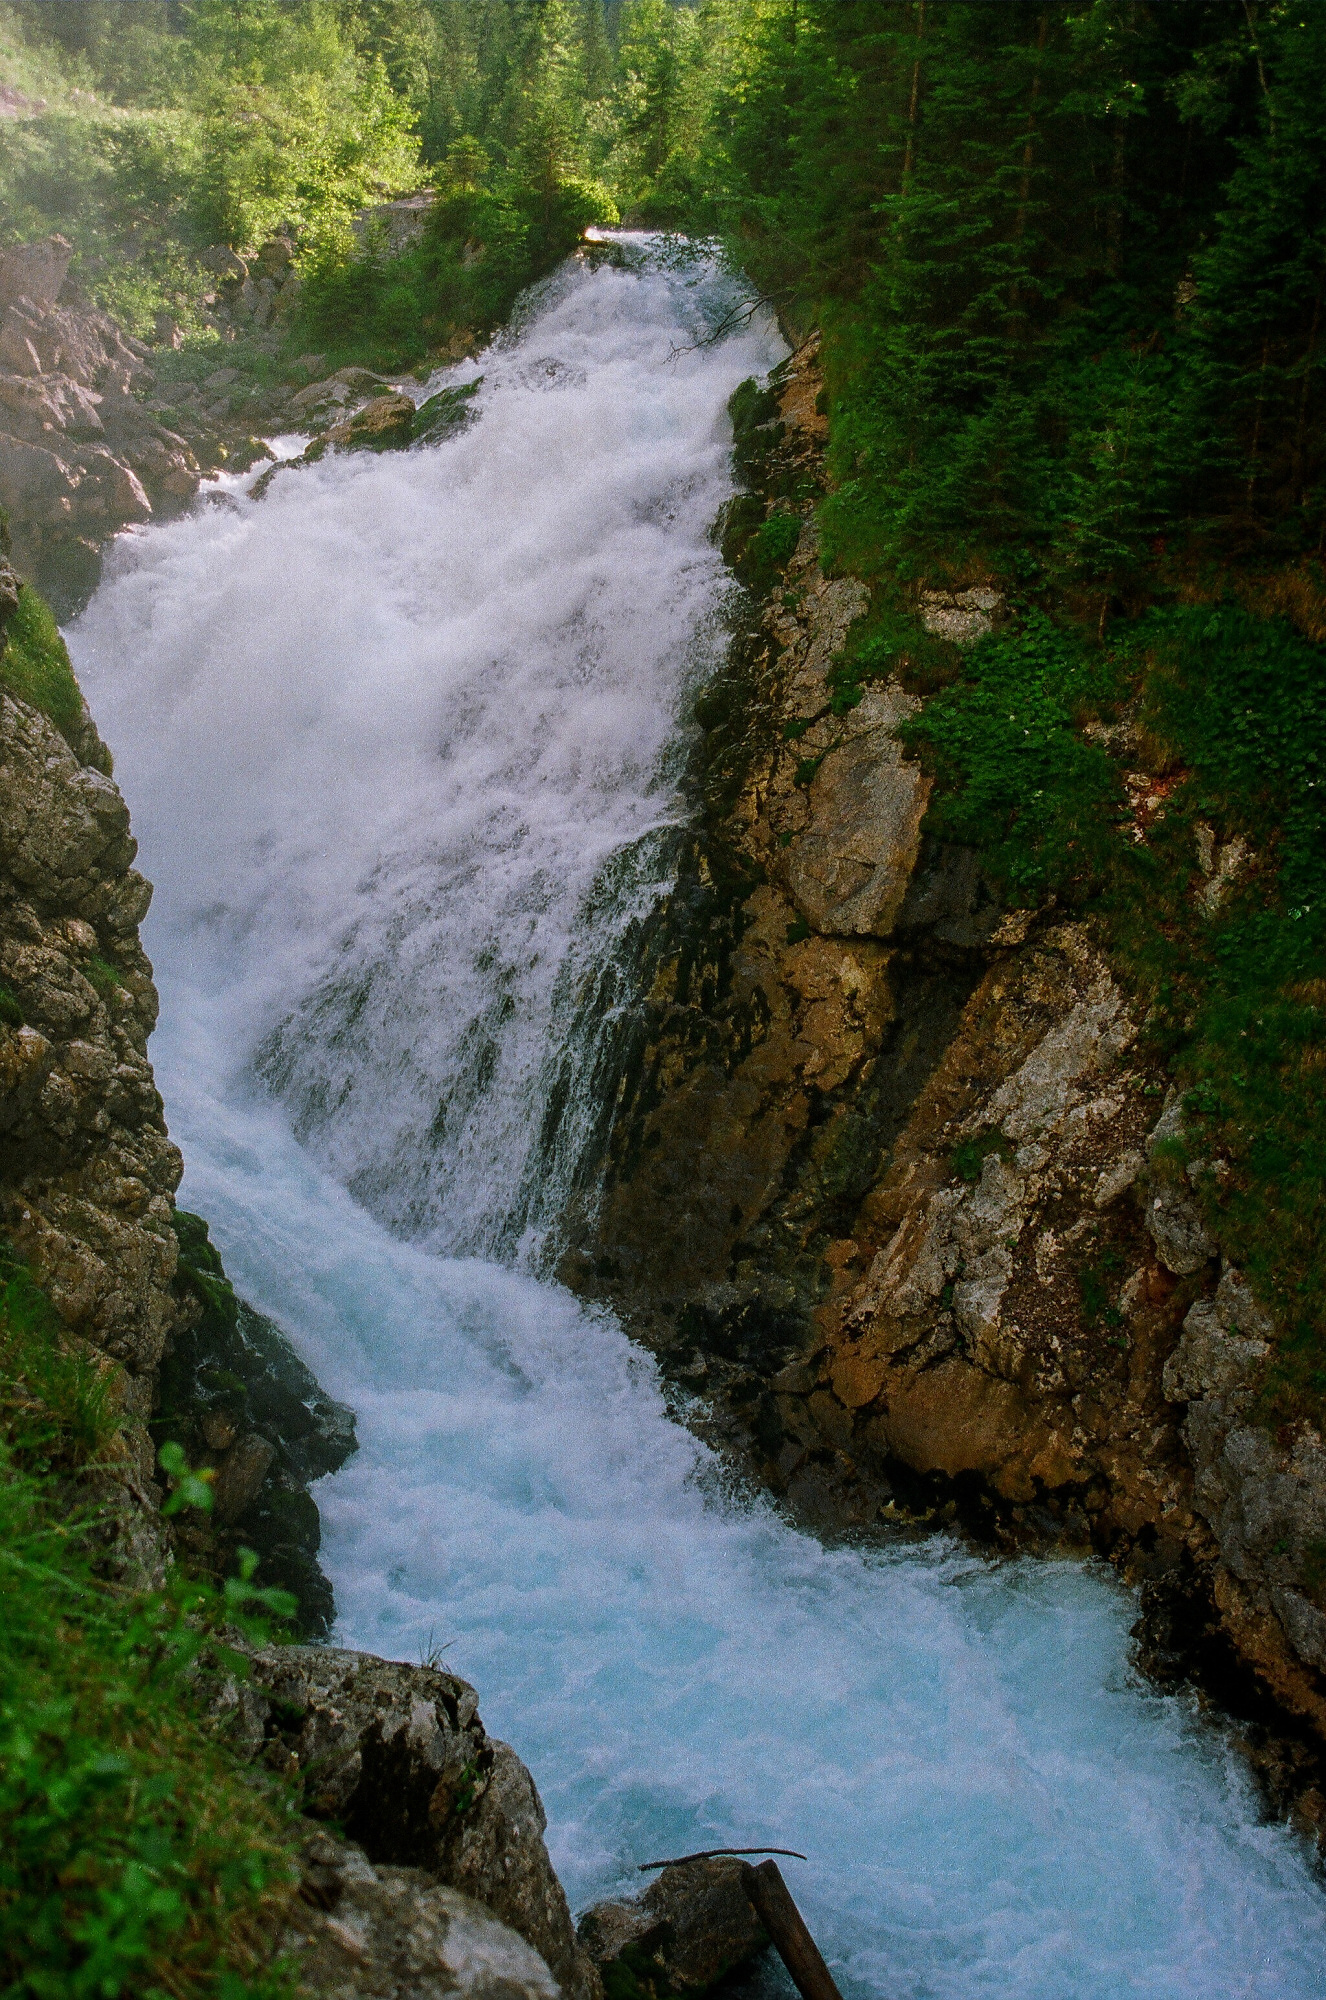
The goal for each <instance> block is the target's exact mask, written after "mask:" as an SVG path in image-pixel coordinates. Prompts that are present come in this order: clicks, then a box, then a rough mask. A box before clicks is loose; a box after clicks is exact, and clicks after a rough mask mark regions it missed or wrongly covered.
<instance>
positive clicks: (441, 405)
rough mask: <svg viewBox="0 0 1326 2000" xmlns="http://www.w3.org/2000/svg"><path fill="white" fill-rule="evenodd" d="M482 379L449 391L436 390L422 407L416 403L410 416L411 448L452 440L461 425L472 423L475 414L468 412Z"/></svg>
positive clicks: (472, 411) (465, 383)
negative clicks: (413, 445)
mask: <svg viewBox="0 0 1326 2000" xmlns="http://www.w3.org/2000/svg"><path fill="white" fill-rule="evenodd" d="M482 381H483V377H482V375H478V376H476V377H475V379H474V381H473V382H462V383H460V384H459V385H458V386H457V387H455V388H451V389H439V390H438V392H437V394H436V395H435V396H430V397H429V398H428V400H427V402H425V403H420V405H419V407H418V409H417V410H416V411H415V413H414V429H413V432H412V438H413V442H414V443H415V444H441V443H442V442H443V441H444V440H445V439H446V438H449V437H454V436H455V434H456V432H457V431H459V430H463V429H464V427H465V425H466V424H468V423H472V422H473V421H474V418H475V416H476V415H477V412H476V411H475V410H474V409H473V408H472V404H473V402H474V398H475V396H476V395H477V393H478V390H479V384H480V383H481V382H482Z"/></svg>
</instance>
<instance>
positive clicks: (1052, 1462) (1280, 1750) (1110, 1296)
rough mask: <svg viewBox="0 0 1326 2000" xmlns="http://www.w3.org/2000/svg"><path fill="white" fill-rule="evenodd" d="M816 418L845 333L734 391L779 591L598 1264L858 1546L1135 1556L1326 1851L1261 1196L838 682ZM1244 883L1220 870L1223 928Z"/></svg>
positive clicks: (1122, 1002)
mask: <svg viewBox="0 0 1326 2000" xmlns="http://www.w3.org/2000/svg"><path fill="white" fill-rule="evenodd" d="M819 390H820V382H819V377H818V373H817V369H816V362H815V341H814V339H813V338H812V340H811V341H810V342H809V343H807V344H806V346H804V347H803V348H802V349H801V350H800V351H799V352H798V354H796V355H795V356H794V357H793V358H792V360H791V361H790V362H789V363H786V364H784V366H783V368H782V369H781V370H778V371H775V374H774V376H773V377H772V378H771V390H770V391H769V392H768V393H760V392H758V391H757V390H756V389H755V386H754V385H750V387H748V389H747V390H746V391H743V392H739V394H738V397H737V398H736V399H734V421H735V425H736V433H737V435H736V463H737V467H738V471H739V473H741V474H744V476H745V480H746V484H747V489H748V490H747V491H746V492H745V493H743V494H741V495H739V497H738V498H737V499H736V500H735V501H734V502H733V503H732V504H731V505H730V507H729V509H728V510H727V514H726V516H725V518H724V520H723V522H721V523H720V529H719V532H720V533H721V534H722V536H723V540H724V550H725V554H727V555H728V557H729V559H730V560H731V561H732V562H733V563H734V565H735V567H736V569H737V572H738V574H739V575H740V576H742V577H743V578H744V580H745V581H746V582H747V583H748V585H749V586H750V587H751V593H750V600H749V604H748V609H747V612H746V614H745V615H744V618H743V620H742V622H741V623H740V625H739V627H738V629H737V631H736V633H735V635H734V639H733V643H732V648H731V653H730V657H729V660H728V664H727V666H726V668H725V670H724V672H723V673H722V674H720V676H719V677H718V678H717V679H716V680H715V681H714V682H713V683H712V684H711V685H710V686H709V687H708V688H707V689H706V690H705V691H704V693H703V694H702V696H701V698H700V700H699V702H698V703H697V710H696V713H697V719H698V721H699V724H700V729H701V736H700V741H699V745H698V748H697V751H696V754H695V757H694V760H693V765H692V771H691V779H690V784H691V804H692V812H691V819H690V829H689V831H688V833H687V836H686V840H685V844H684V847H683V852H682V857H681V865H680V869H679V877H678V883H677V887H676V890H675V892H674V893H673V895H672V896H671V897H670V899H669V901H668V903H667V904H666V906H665V907H663V908H662V909H661V910H660V911H658V912H657V913H656V915H655V917H654V918H653V920H652V921H651V923H650V924H649V926H647V927H646V930H645V932H644V933H642V936H641V938H640V941H639V950H640V959H641V968H642V970H641V988H642V991H643V992H644V994H645V996H646V997H645V999H644V1001H643V1004H642V1005H641V1007H640V1008H639V1009H638V1010H637V1012H636V1014H635V1016H634V1017H633V1019H632V1021H631V1022H630V1024H629V1026H628V1029H627V1031H626V1033H625V1034H624V1037H623V1042H622V1050H621V1057H620V1064H619V1071H618V1075H617V1077H616V1080H615V1097H616V1111H615V1118H614V1124H613V1127H612V1132H611V1136H610V1139H609V1142H608V1147H607V1160H606V1170H605V1183H604V1191H603V1195H602V1198H601V1201H600V1202H599V1204H598V1207H597V1209H596V1210H595V1212H594V1213H593V1214H592V1216H590V1217H588V1218H582V1219H581V1221H580V1223H579V1226H578V1230H577V1234H576V1239H575V1242H574V1246H573V1248H572V1249H571V1250H570V1251H569V1252H568V1253H567V1255H566V1257H565V1258H564V1260H563V1267H562V1268H563V1273H564V1275H565V1276H566V1277H567V1279H568V1280H569V1281H570V1282H571V1283H573V1284H575V1285H576V1286H577V1287H578V1288H579V1289H580V1290H581V1291H582V1292H583V1293H585V1294H586V1295H589V1296H592V1297H597V1298H602V1299H606V1300H609V1301H611V1302H612V1303H613V1304H614V1305H615V1306H616V1307H617V1308H618V1309H619V1310H620V1311H621V1312H622V1314H623V1315H624V1316H625V1319H626V1321H627V1323H628V1325H629V1326H630V1327H631V1329H632V1331H633V1332H635V1333H636V1334H637V1335H639V1336H640V1337H641V1338H643V1339H644V1340H645V1341H646V1342H647V1343H648V1344H649V1345H650V1346H651V1347H652V1348H653V1349H654V1351H655V1352H656V1353H657V1354H658V1356H659V1357H660V1360H661V1362H662V1364H663V1366H664V1369H665V1373H666V1375H667V1376H668V1378H669V1380H670V1381H671V1382H672V1384H673V1385H674V1389H675V1392H676V1394H677V1397H678V1406H679V1407H684V1408H686V1409H687V1411H688V1413H689V1416H690V1420H691V1421H692V1422H694V1423H696V1424H697V1425H698V1426H699V1427H700V1428H701V1429H703V1430H704V1431H705V1432H706V1433H707V1434H708V1435H709V1436H710V1437H711V1438H712V1439H713V1440H714V1441H715V1442H717V1443H718V1444H719V1445H720V1446H721V1447H722V1448H724V1449H726V1450H728V1451H729V1452H731V1453H733V1454H735V1455H736V1457H737V1458H738V1460H739V1461H740V1462H741V1463H743V1464H745V1465H747V1466H750V1467H752V1468H754V1469H755V1470H756V1471H757V1473H758V1475H759V1477H760V1478H761V1480H762V1481H763V1482H764V1483H765V1484H767V1485H768V1486H769V1487H770V1488H771V1489H772V1490H773V1492H774V1493H776V1494H778V1495H780V1496H783V1497H784V1499H785V1500H786V1502H787V1504H789V1505H790V1506H791V1507H793V1508H794V1510H795V1511H797V1512H798V1513H799V1514H800V1515H801V1516H803V1517H804V1518H807V1519H808V1520H810V1521H812V1522H813V1523H815V1524H816V1525H818V1526H820V1527H821V1528H825V1529H831V1530H832V1529H840V1528H844V1527H853V1528H857V1529H862V1528H868V1527H872V1526H878V1525H879V1524H881V1523H892V1524H896V1525H900V1526H903V1527H910V1528H913V1529H915V1528H919V1527H923V1526H931V1525H935V1524H939V1523H943V1522H954V1523H956V1524H958V1525H960V1526H962V1527H965V1528H966V1529H967V1530H969V1531H971V1532H973V1533H975V1534H977V1535H978V1536H980V1537H981V1538H982V1539H983V1540H985V1541H987V1542H989V1541H993V1542H994V1543H995V1544H996V1545H999V1546H1005V1547H1015V1546H1028V1545H1030V1546H1035V1547H1041V1548H1048V1547H1053V1546H1059V1547H1065V1548H1071V1549H1081V1550H1088V1549H1094V1550H1096V1551H1098V1552H1100V1553H1101V1554H1104V1555H1107V1556H1108V1557H1109V1558H1110V1559H1111V1560H1112V1561H1113V1562H1115V1563H1116V1564H1117V1565H1118V1566H1119V1567H1120V1569H1121V1570H1122V1571H1123V1573H1124V1574H1125V1575H1126V1576H1127V1577H1128V1578H1129V1579H1130V1580H1132V1581H1133V1582H1135V1583H1137V1584H1139V1585H1140V1586H1141V1590H1142V1604H1143V1618H1142V1621H1141V1623H1140V1625H1139V1628H1138V1637H1139V1640H1140V1656H1141V1658H1142V1660H1143V1663H1144V1664H1145V1665H1146V1666H1147V1668H1148V1669H1149V1670H1150V1671H1151V1672H1152V1673H1153V1674H1154V1675H1156V1676H1158V1677H1159V1678H1161V1679H1162V1680H1174V1679H1177V1678H1180V1677H1182V1676H1183V1675H1185V1674H1194V1675H1196V1676H1197V1678H1198V1680H1199V1682H1200V1683H1201V1684H1203V1685H1205V1686H1206V1687H1208V1688H1209V1689H1211V1690H1212V1691H1213V1692H1215V1693H1216V1694H1217V1696H1218V1697H1219V1699H1220V1700H1221V1702H1222V1703H1223V1704H1225V1705H1226V1706H1228V1707H1230V1708H1232V1709H1233V1710H1235V1711H1236V1712H1237V1713H1238V1715H1239V1716H1240V1718H1241V1721H1242V1724H1243V1734H1244V1738H1245V1740H1246V1742H1247V1743H1248V1745H1249V1747H1250V1748H1251V1749H1252V1750H1253V1752H1254V1754H1255V1756H1256V1757H1257V1759H1258V1761H1259V1762H1260V1764H1261V1766H1262V1768H1263V1770H1264V1772H1265V1775H1266V1777H1267V1781H1268V1783H1269V1785H1270V1787H1271V1790H1272V1793H1273V1795H1274V1796H1275V1797H1276V1798H1277V1799H1279V1800H1280V1801H1287V1800H1290V1799H1292V1800H1293V1801H1294V1802H1295V1804H1296V1807H1297V1809H1298V1810H1300V1811H1301V1812H1302V1813H1303V1814H1304V1815H1305V1816H1306V1817H1307V1818H1308V1819H1309V1820H1311V1821H1313V1822H1314V1823H1318V1824H1319V1823H1320V1819H1321V1814H1322V1807H1323V1799H1322V1794H1321V1792H1320V1790H1319V1789H1318V1786H1319V1778H1320V1769H1321V1766H1320V1758H1321V1752H1322V1748H1323V1744H1326V1678H1323V1674H1324V1673H1326V1618H1324V1617H1323V1611H1324V1609H1326V1568H1323V1562H1322V1552H1323V1550H1326V1453H1324V1452H1323V1447H1322V1443H1321V1440H1320V1438H1319V1437H1318V1436H1317V1435H1316V1433H1315V1432H1314V1431H1312V1430H1311V1428H1310V1427H1309V1426H1308V1425H1306V1424H1298V1425H1295V1426H1292V1427H1288V1428H1283V1427H1282V1428H1279V1429H1277V1428H1274V1427H1272V1426H1270V1425H1268V1423H1267V1422H1266V1421H1264V1420H1263V1419H1262V1418H1261V1416H1260V1414H1259V1409H1260V1405H1259V1401H1258V1394H1259V1389H1260V1385H1261V1381H1262V1377H1263V1375H1264V1373H1265V1366H1266V1363H1267V1360H1268V1357H1269V1355H1270V1354H1271V1352H1272V1348H1273V1343H1274V1340H1275V1328H1274V1327H1273V1326H1272V1324H1271V1323H1270V1321H1269V1319H1268V1317H1267V1315H1266V1313H1265V1311H1264V1309H1263V1308H1262V1307H1261V1306H1260V1305H1259V1304H1258V1302H1257V1301H1256V1299H1255V1298H1254V1297H1253V1295H1252V1292H1251V1290H1250V1289H1249V1287H1248V1285H1247V1284H1246V1283H1245V1281H1244V1280H1243V1278H1242V1277H1241V1275H1240V1273H1239V1271H1238V1270H1237V1269H1235V1268H1233V1267H1232V1266H1231V1265H1230V1263H1229V1262H1228V1260H1227V1259H1226V1258H1225V1257H1223V1256H1222V1254H1221V1247H1220V1244H1219V1242H1218V1241H1217V1240H1216V1238H1215V1237H1214V1235H1213V1234H1212V1233H1211V1230H1210V1226H1209V1223H1208V1221H1207V1220H1206V1219H1205V1217H1206V1211H1205V1209H1204V1207H1203V1204H1202V1202H1201V1200H1200V1191H1201V1186H1202V1183H1203V1180H1204V1177H1205V1176H1207V1175H1214V1176H1216V1178H1217V1179H1219V1177H1220V1175H1221V1173H1222V1170H1223V1169H1224V1163H1223V1162H1222V1161H1219V1160H1211V1161H1206V1160H1202V1159H1198V1158H1194V1157H1193V1156H1192V1155H1193V1148H1192V1146H1191V1145H1190V1144H1189V1143H1188V1142H1187V1141H1186V1140H1185V1137H1184V1132H1183V1112H1182V1104H1181V1100H1180V1098H1179V1096H1178V1095H1177V1094H1176V1092H1175V1091H1174V1089H1173V1088H1172V1086H1171V1083H1170V1079H1169V1077H1168V1074H1167V1073H1166V1071H1165V1069H1164V1067H1163V1064H1162V1062H1161V1060H1160V1058H1159V1056H1158V1055H1157V1054H1156V1053H1155V1052H1154V1051H1153V1050H1152V1049H1151V1048H1150V1046H1149V1044H1148V1043H1147V1041H1146V1038H1145V1037H1144V1036H1143V1035H1142V1034H1141V1033H1140V1030H1141V1027H1142V1022H1141V1020H1140V1019H1139V1013H1138V1008H1137V1005H1136V1003H1135V1001H1134V1000H1133V999H1132V997H1131V996H1130V994H1129V992H1128V991H1127V990H1126V988H1125V987H1124V985H1123V984H1122V983H1121V981H1120V978H1119V977H1118V975H1117V974H1116V971H1115V970H1114V969H1113V968H1112V966H1111V964H1110V961H1109V957H1108V953H1107V951H1106V949H1105V948H1104V944H1103V942H1102V940H1101V938H1100V937H1099V936H1098V935H1097V934H1096V932H1095V931H1094V930H1093V928H1092V925H1091V924H1090V923H1089V922H1083V921H1078V920H1075V919H1073V918H1071V917H1068V916H1065V915H1064V914H1063V913H1062V912H1058V911H1056V910H1055V909H1054V908H1053V907H1048V908H1042V909H1039V910H1035V911H1033V910H1010V909H1003V908H1001V907H1000V904H999V900H998V898H997V896H996V894H995V892H994V890H993V888H992V886H991V885H990V883H989V882H988V881H987V880H986V879H985V877H984V876H983V874H982V870H981V866H980V862H979V858H978V856H977V855H976V854H975V853H974V852H971V851H969V850H966V849H962V848H958V847H953V846H945V845H942V844H941V843H939V842H937V841H935V840H934V839H932V838H931V837H930V836H929V835H928V833H927V831H926V822H925V813H926V805H927V798H928V793H929V787H930V780H929V779H928V777H927V776H926V775H925V773H924V772H923V770H922V769H921V767H920V765H919V764H918V763H917V762H916V761H914V760H913V758H912V757H911V756H910V755H909V754H907V753H906V752H905V750H904V747H903V744H902V743H901V742H900V740H899V737H898V729H899V725H900V724H901V723H902V722H903V721H904V720H905V718H906V717H908V716H909V715H911V714H913V713H915V712H916V710H917V708H918V706H919V704H920V701H921V700H922V699H923V696H920V695H918V694H917V693H915V692H912V691H909V689H908V687H907V685H906V684H905V682H904V680H903V679H902V678H899V677H897V676H894V677H892V678H884V679H879V678H877V679H870V680H867V681H865V683H864V685H858V684H855V683H854V682H853V677H852V675H851V674H850V672H848V673H844V672H843V671H842V649H843V646H844V642H845V640H846V638H847V635H848V632H849V631H850V629H851V627H852V625H853V623H854V621H855V620H856V619H857V618H858V617H860V616H861V615H862V614H863V613H864V612H865V610H866V608H867V604H868V596H867V593H866V591H865V589H864V588H863V587H862V586H861V585H860V584H859V583H858V582H857V581H856V580H855V579H854V578H852V577H850V576H845V575H826V574H825V572H824V570H823V568H822V567H821V564H820V561H819V557H818V551H817V546H816V538H815V531H814V528H813V526H812V525H811V524H810V521H809V519H808V514H807V504H806V503H807V501H808V500H811V499H813V498H814V497H815V495H816V494H817V492H818V491H820V490H821V489H822V484H823V473H822V466H821V455H822V446H823V436H824V432H825V429H826V425H825V421H824V418H823V417H822V415H820V414H819V411H818V404H819V401H820V397H819ZM779 517H784V518H783V520H782V522H781V524H780V525H779V526H778V527H777V529H776V530H771V529H770V527H769V525H768V524H769V523H771V522H774V521H778V520H779ZM773 535H776V536H778V537H781V541H778V540H773V541H772V544H771V536H773ZM770 545H772V546H773V547H774V548H775V549H777V548H779V547H781V548H783V549H785V550H791V551H792V553H791V554H790V557H789V558H788V559H787V560H786V563H785V567H782V568H781V569H778V568H775V567H771V565H770V564H769V563H768V561H767V559H766V558H765V556H764V554H763V550H764V549H765V548H768V547H769V546H770ZM918 599H919V609H920V612H921V616H922V619H923V621H924V623H925V624H926V625H927V626H928V627H929V628H930V629H931V630H932V631H934V632H938V633H940V634H942V635H943V636H944V637H946V638H948V639H950V640H952V641H954V642H955V643H956V644H957V645H959V646H965V645H968V644H970V643H972V642H973V641H975V640H976V639H978V638H979V637H980V636H981V635H982V634H983V633H984V632H986V631H989V630H990V629H991V626H992V622H993V621H995V620H997V619H998V618H999V617H1000V616H1001V605H1000V601H999V598H998V595H997V593H996V592H994V591H993V590H990V589H986V588H983V587H980V586H979V585H975V586H973V587H971V588H968V589H964V590H958V591H940V590H922V591H920V592H919V593H918ZM1107 736H1108V748H1109V749H1110V751H1111V753H1112V754H1113V755H1115V756H1117V757H1118V758H1119V760H1120V761H1121V763H1122V764H1123V766H1124V767H1125V770H1126V775H1127V780H1128V787H1129V796H1130V798H1131V799H1132V801H1133V805H1134V821H1133V826H1132V834H1133V838H1134V839H1136V840H1139V841H1140V840H1144V839H1145V838H1146V837H1147V827H1148V824H1149V814H1150V811H1151V809H1152V807H1153V805H1154V801H1153V799H1152V797H1151V794H1152V792H1153V790H1154V784H1153V781H1152V780H1150V779H1149V778H1148V777H1147V775H1146V772H1145V770H1144V769H1143V768H1141V765H1142V763H1143V760H1142V758H1141V756H1140V751H1139V746H1138V743H1137V740H1136V738H1135V736H1134V735H1133V733H1132V731H1131V729H1130V727H1129V726H1128V725H1127V724H1126V723H1124V724H1120V725H1119V726H1117V727H1115V728H1113V729H1111V730H1109V731H1108V732H1107ZM1134 765H1136V766H1137V767H1138V768H1134ZM1227 859H1228V857H1224V856H1223V855H1221V854H1219V853H1213V854H1206V853H1201V852H1199V853H1198V854H1197V855H1195V857H1194V870H1195V874H1196V875H1197V879H1198V882H1199V885H1200V886H1199V890H1198V893H1199V894H1200V895H1202V896H1205V897H1206V898H1207V899H1208V902H1209V904H1210V907H1211V908H1212V909H1214V908H1215V907H1216V906H1217V904H1218V900H1219V897H1220V895H1221V893H1222V886H1223V883H1224V882H1225V881H1226V880H1227V878H1228V875H1229V873H1230V869H1229V868H1228V867H1227V866H1225V863H1226V861H1227Z"/></svg>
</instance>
